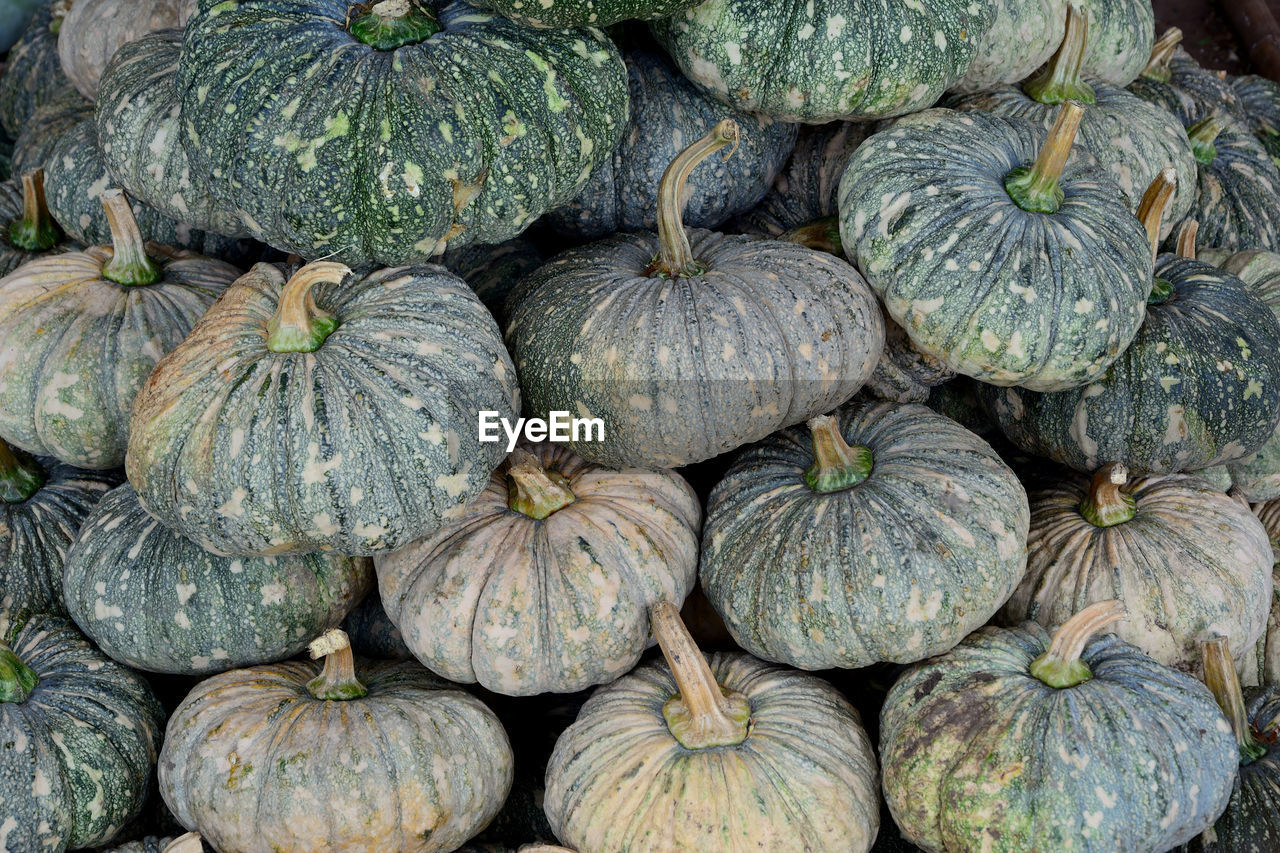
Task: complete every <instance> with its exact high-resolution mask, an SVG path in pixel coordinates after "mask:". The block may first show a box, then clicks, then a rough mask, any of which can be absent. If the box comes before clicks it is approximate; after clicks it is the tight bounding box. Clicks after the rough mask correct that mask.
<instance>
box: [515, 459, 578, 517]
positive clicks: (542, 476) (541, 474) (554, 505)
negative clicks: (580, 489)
mask: <svg viewBox="0 0 1280 853" xmlns="http://www.w3.org/2000/svg"><path fill="white" fill-rule="evenodd" d="M507 495H508V498H507V506H508V507H509V508H510V509H512V510H514V511H515V512H519V513H523V514H524V515H527V516H529V517H530V518H534V519H537V520H539V521H541V520H542V519H544V518H546V517H547V516H549V515H551V514H552V513H553V512H555V511H556V510H558V509H563V508H564V507H567V506H568V505H569V504H571V503H573V502H574V501H576V500H577V499H578V498H577V496H576V495H574V493H573V490H572V489H570V488H569V481H568V480H566V479H565V478H564V477H563V476H561V475H560V474H557V473H556V472H554V471H548V470H547V469H546V468H544V467H542V463H541V462H539V461H538V457H536V456H534V455H533V454H532V453H530V452H529V451H527V450H525V449H524V448H521V447H517V448H516V449H515V450H513V451H511V456H510V457H509V458H508V461H507Z"/></svg>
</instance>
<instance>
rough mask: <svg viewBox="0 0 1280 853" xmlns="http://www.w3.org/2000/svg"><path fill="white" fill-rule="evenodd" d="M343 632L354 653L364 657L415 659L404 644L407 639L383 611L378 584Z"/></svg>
mask: <svg viewBox="0 0 1280 853" xmlns="http://www.w3.org/2000/svg"><path fill="white" fill-rule="evenodd" d="M342 630H343V631H345V632H346V633H347V637H348V638H349V639H350V641H351V648H352V650H353V651H354V652H355V653H356V654H358V655H361V656H363V657H369V658H387V659H390V660H408V659H409V658H411V657H413V652H411V651H409V647H408V646H406V645H405V644H404V635H403V634H401V633H400V629H399V628H397V627H396V625H395V623H394V622H392V621H391V617H389V616H388V615H387V611H386V610H385V609H384V608H383V606H382V597H381V596H380V595H378V587H377V585H376V584H375V585H374V587H373V589H371V590H369V594H368V595H366V596H365V597H364V598H363V599H362V600H361V601H360V603H359V604H357V605H356V606H355V607H353V608H351V612H349V613H348V614H347V616H346V618H345V619H343V620H342Z"/></svg>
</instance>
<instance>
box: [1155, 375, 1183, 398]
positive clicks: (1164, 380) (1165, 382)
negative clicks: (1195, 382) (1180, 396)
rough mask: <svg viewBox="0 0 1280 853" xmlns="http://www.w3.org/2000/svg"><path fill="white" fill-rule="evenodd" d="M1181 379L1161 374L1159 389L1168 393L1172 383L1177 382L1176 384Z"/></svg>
mask: <svg viewBox="0 0 1280 853" xmlns="http://www.w3.org/2000/svg"><path fill="white" fill-rule="evenodd" d="M1181 381H1182V380H1181V379H1179V378H1178V377H1177V376H1161V377H1160V390H1162V391H1164V392H1165V393H1166V394H1168V393H1169V389H1170V388H1172V387H1173V386H1174V385H1177V384H1178V383H1179V382H1181Z"/></svg>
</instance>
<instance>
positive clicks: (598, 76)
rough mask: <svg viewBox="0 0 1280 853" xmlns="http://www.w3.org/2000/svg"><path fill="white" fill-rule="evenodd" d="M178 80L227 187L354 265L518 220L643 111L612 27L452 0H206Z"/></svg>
mask: <svg viewBox="0 0 1280 853" xmlns="http://www.w3.org/2000/svg"><path fill="white" fill-rule="evenodd" d="M317 79H323V80H324V81H325V82H324V85H322V86H317V85H315V81H316V80H317ZM178 91H179V94H180V97H181V100H182V120H183V123H184V125H185V131H186V132H185V140H184V141H185V144H186V150H187V154H188V156H189V157H190V159H191V164H192V167H193V170H194V172H195V173H196V174H198V175H199V176H200V178H201V179H202V180H207V182H208V186H209V189H210V191H211V192H212V193H213V195H214V197H216V198H217V199H219V200H220V201H221V202H223V203H224V204H226V205H227V206H228V208H229V209H233V210H238V211H239V212H240V214H241V216H242V217H243V219H244V222H245V224H246V226H247V227H248V228H249V230H250V232H251V233H253V234H254V236H256V237H257V238H258V239H260V240H262V241H264V242H266V243H268V244H270V245H272V246H275V247H276V248H277V249H282V250H286V251H290V252H296V253H298V254H300V255H302V256H303V257H306V258H317V257H322V256H323V257H330V256H333V257H335V258H336V259H338V260H342V261H344V262H347V263H351V264H357V263H363V262H366V261H374V262H377V263H379V264H398V263H402V262H404V261H406V260H409V259H414V258H425V257H428V256H430V255H434V254H437V253H439V252H441V251H443V250H444V249H445V248H446V247H447V246H451V245H456V246H461V245H464V244H467V243H499V242H502V241H503V240H507V239H510V238H511V237H514V236H515V235H516V234H519V233H520V232H521V231H523V230H524V229H525V228H527V227H528V226H529V224H530V223H532V222H533V220H534V219H536V218H537V217H538V216H540V215H541V214H543V213H545V212H546V211H548V210H550V209H552V208H554V207H557V206H559V205H561V204H563V203H564V202H566V201H568V200H569V199H571V198H573V197H574V196H575V195H577V194H578V191H579V190H580V189H581V188H582V187H583V185H584V184H585V183H586V181H587V178H588V176H589V175H590V173H591V170H592V169H594V168H595V167H596V166H598V165H599V164H600V163H602V162H603V161H604V159H605V158H606V157H607V156H608V155H609V152H610V151H612V150H613V149H614V147H615V146H616V145H617V143H618V141H619V140H620V139H621V135H622V133H623V131H624V129H625V127H626V123H627V122H626V116H627V80H626V69H625V67H624V66H623V64H622V59H621V57H620V56H619V54H618V52H617V49H616V48H615V47H614V46H613V44H612V42H610V41H609V40H608V39H607V38H606V37H605V36H604V34H603V33H601V32H599V31H598V30H594V29H588V28H581V29H574V30H536V29H532V28H529V27H526V26H523V25H521V24H517V23H514V22H511V21H508V20H506V19H504V18H501V17H496V16H493V15H489V14H483V13H480V12H477V11H476V10H475V9H473V8H472V7H470V6H467V5H466V4H465V3H461V2H454V0H415V2H412V3H410V2H405V0H382V2H377V3H374V4H372V6H361V5H354V6H353V5H352V4H350V3H348V2H346V0H300V2H291V3H287V4H283V5H282V4H280V3H279V2H277V0H231V2H229V3H216V4H215V3H207V4H203V5H202V8H201V10H200V11H199V12H198V13H196V15H195V16H194V17H192V19H191V21H190V22H189V23H188V25H187V29H186V35H185V39H184V43H183V49H182V62H181V65H180V68H179V73H178Z"/></svg>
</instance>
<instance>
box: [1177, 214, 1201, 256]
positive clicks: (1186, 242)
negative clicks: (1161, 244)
mask: <svg viewBox="0 0 1280 853" xmlns="http://www.w3.org/2000/svg"><path fill="white" fill-rule="evenodd" d="M1199 236H1200V223H1199V222H1197V221H1196V220H1194V219H1188V220H1187V221H1186V222H1183V223H1182V227H1181V228H1179V229H1178V247H1177V250H1178V255H1179V257H1183V258H1190V259H1191V260H1193V261H1194V260H1195V259H1196V238H1197V237H1199Z"/></svg>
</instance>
